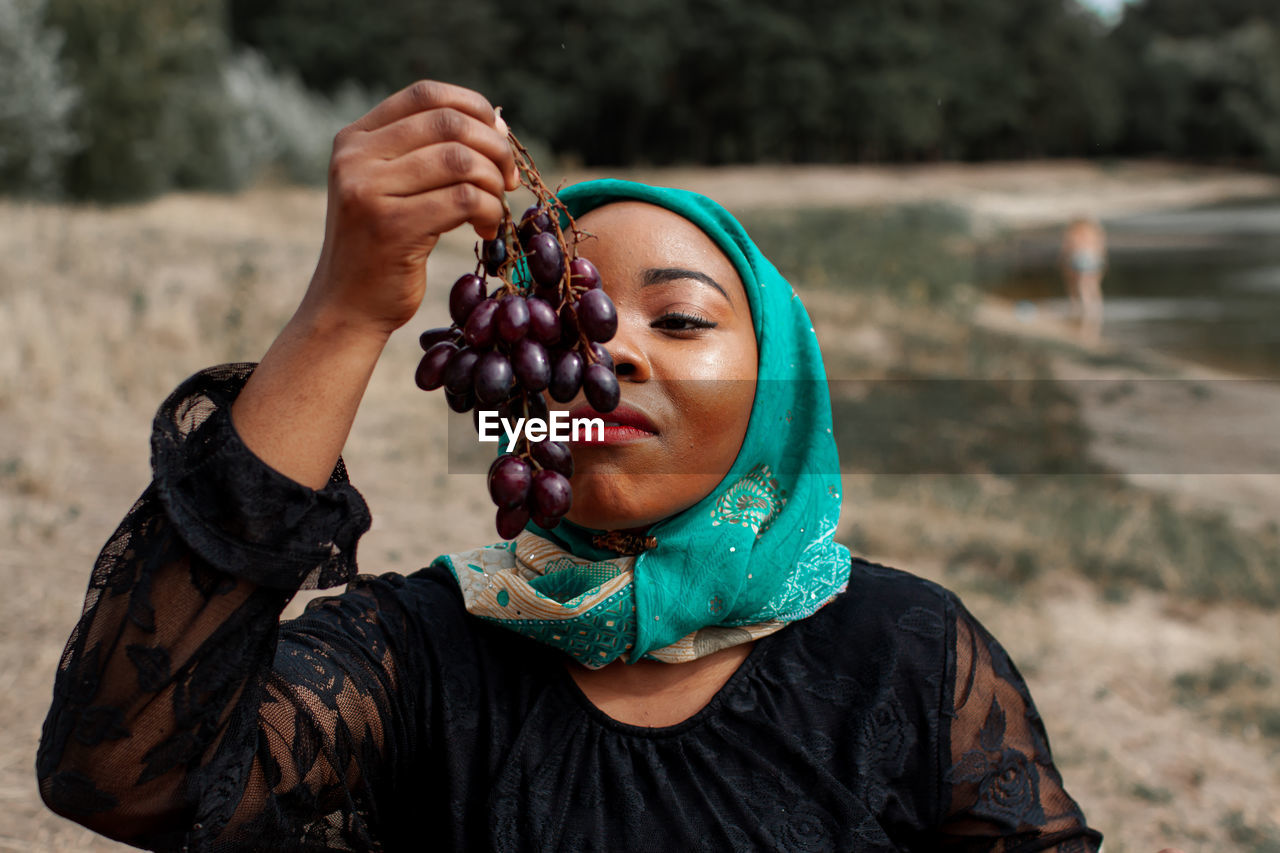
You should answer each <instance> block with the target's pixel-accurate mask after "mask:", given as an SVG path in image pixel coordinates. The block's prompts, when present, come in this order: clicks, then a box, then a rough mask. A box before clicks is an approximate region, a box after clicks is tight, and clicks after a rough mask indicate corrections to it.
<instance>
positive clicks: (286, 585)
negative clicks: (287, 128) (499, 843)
mask: <svg viewBox="0 0 1280 853" xmlns="http://www.w3.org/2000/svg"><path fill="white" fill-rule="evenodd" d="M515 183H516V178H515V169H514V165H513V163H512V161H511V154H510V151H509V149H508V148H507V145H506V140H505V132H504V128H503V127H502V126H501V123H500V120H498V119H496V117H495V115H494V113H493V110H492V108H491V107H490V106H489V104H488V103H487V102H486V101H485V100H484V99H483V98H482V97H480V96H479V95H477V94H475V93H474V92H470V91H468V90H465V89H460V88H457V87H453V86H447V85H445V84H437V83H419V84H415V85H414V86H411V87H409V88H407V89H405V90H403V91H401V92H399V93H397V94H396V95H393V96H391V97H390V98H388V99H387V100H386V101H384V102H383V103H382V104H380V105H379V106H378V107H376V108H375V109H374V110H373V111H371V112H370V113H369V114H368V115H366V116H365V117H363V118H362V119H360V120H359V121H357V122H356V123H355V124H353V125H352V126H350V127H348V128H347V129H345V130H344V131H343V132H342V133H340V134H339V135H338V137H337V139H336V140H335V143H334V154H333V160H332V165H331V171H330V187H329V214H328V219H327V223H326V234H325V241H324V248H323V250H322V253H321V257H320V261H319V263H318V265H317V269H316V272H315V275H314V276H313V278H312V280H311V284H310V287H309V288H308V290H307V293H306V296H305V297H304V299H303V300H302V303H301V305H300V306H299V308H298V310H297V312H296V313H295V315H294V317H293V318H292V320H291V321H290V322H289V324H288V326H287V327H286V328H285V330H284V331H283V332H282V333H281V335H280V336H279V338H277V340H276V342H275V343H274V344H273V345H272V347H271V348H270V350H269V351H268V353H267V355H266V357H264V359H263V361H262V363H261V364H260V365H259V366H258V367H257V369H256V370H252V372H251V366H228V367H225V368H219V369H214V370H212V371H206V372H204V373H202V374H199V375H198V376H197V377H193V379H192V380H189V381H188V383H185V384H184V386H183V387H182V388H181V389H179V391H178V392H177V393H175V395H174V396H173V397H171V398H170V400H169V401H168V402H167V403H166V404H165V406H164V407H162V409H161V412H160V414H159V415H158V417H157V420H156V431H155V436H154V440H153V463H154V467H155V480H154V481H153V483H152V484H151V486H150V487H149V488H148V489H147V490H146V492H145V493H144V494H143V496H142V498H141V499H140V500H139V501H138V503H137V504H136V505H135V506H134V507H133V509H132V510H131V511H130V512H129V514H128V516H127V517H126V518H125V520H124V521H123V522H122V524H121V526H120V528H119V529H118V530H117V532H116V533H115V535H114V536H113V537H112V538H111V540H110V541H109V542H108V543H107V545H106V547H105V548H104V549H103V552H102V554H101V555H100V557H99V559H98V562H97V564H96V565H95V567H94V572H93V575H92V577H91V579H90V584H89V592H88V596H87V598H86V601H85V608H84V611H83V614H82V616H81V619H80V621H79V623H78V624H77V626H76V628H75V630H74V632H73V633H72V635H71V638H70V640H69V641H68V644H67V648H66V651H65V653H64V655H63V658H62V661H61V664H60V666H59V671H58V675H57V679H56V682H55V686H54V699H53V705H52V707H51V709H50V712H49V716H48V719H47V720H46V723H45V729H44V733H43V737H42V740H41V746H40V753H39V756H38V759H37V772H38V775H39V777H40V785H41V792H42V795H43V796H44V798H45V801H46V802H47V803H48V804H49V805H50V807H51V808H53V809H54V810H55V811H58V812H59V813H61V814H64V815H66V816H68V817H71V818H72V819H74V820H77V821H80V822H82V823H84V824H85V825H87V826H89V827H91V828H93V829H95V830H97V831H100V832H103V833H105V834H108V835H111V836H113V837H116V838H120V839H124V840H128V841H131V842H133V843H144V844H149V845H154V846H158V847H161V848H169V847H173V848H176V847H179V846H181V845H184V844H185V845H190V846H191V847H192V848H193V849H204V848H205V847H210V848H212V847H213V845H214V844H215V839H216V843H217V844H219V845H222V844H224V843H231V842H232V840H234V839H241V840H242V841H243V840H244V839H246V838H248V839H250V841H249V842H248V843H249V846H252V847H261V846H263V845H270V844H276V845H282V846H285V847H289V846H296V845H298V844H300V843H301V842H302V839H304V838H305V839H311V840H312V841H314V842H315V843H316V844H317V845H319V844H321V843H325V842H327V840H330V837H331V836H332V838H333V839H336V838H339V837H340V838H341V839H342V840H343V842H344V843H345V844H347V845H355V847H356V849H361V848H362V847H367V846H368V838H369V835H368V834H369V833H370V832H372V831H373V828H374V827H376V824H377V820H376V810H375V807H374V803H375V802H376V797H375V796H374V793H375V791H376V790H377V788H378V786H380V785H384V784H387V781H388V767H389V756H392V755H395V754H397V753H398V752H400V751H402V750H405V749H410V748H411V743H410V742H409V733H408V731H409V730H408V727H407V726H406V725H405V724H403V723H402V722H401V720H400V716H398V710H397V709H398V708H399V707H400V704H401V699H402V698H403V694H397V692H396V691H397V690H398V689H400V687H401V686H402V685H400V683H399V681H400V679H399V678H398V672H399V671H400V668H401V666H402V664H403V655H405V654H412V649H411V648H409V649H405V648H401V647H399V646H397V643H396V641H395V638H396V637H397V636H401V637H402V636H404V635H405V631H406V630H408V629H409V628H408V626H407V624H406V619H407V615H406V614H404V613H403V612H401V611H400V610H399V609H398V607H397V605H396V597H395V595H394V592H393V586H394V584H393V582H392V581H390V580H386V581H379V580H375V579H368V580H364V581H361V582H359V583H358V584H355V585H353V586H352V588H350V589H349V591H348V593H347V594H346V595H344V596H342V597H341V598H339V599H335V600H330V601H328V603H325V604H322V605H318V606H316V607H313V608H309V610H308V613H307V614H306V615H305V616H304V617H303V618H302V619H300V620H297V621H295V622H293V623H289V624H288V625H287V626H286V627H285V629H284V630H283V631H281V630H280V626H279V621H278V620H279V615H280V613H281V611H282V610H283V608H284V606H285V604H286V603H287V602H288V600H289V598H290V597H291V596H292V594H293V592H294V591H296V590H297V589H298V588H300V587H302V586H321V587H327V586H332V585H336V584H340V583H343V582H345V581H350V580H351V579H352V578H353V577H354V575H355V568H356V564H355V544H356V540H357V539H358V537H359V536H360V534H361V533H363V531H364V530H365V529H367V527H368V523H369V518H368V512H367V509H366V508H365V505H364V503H363V501H362V500H361V499H360V497H359V495H358V493H356V492H355V490H354V489H352V488H351V486H350V485H349V484H348V483H347V482H346V475H345V471H344V469H343V467H342V465H341V463H340V461H339V453H340V451H341V448H342V445H343V444H344V442H345V440H346V436H347V434H348V432H349V430H350V427H351V424H352V421H353V419H354V417H355V412H356V409H357V407H358V405H359V402H360V399H361V397H362V396H363V393H364V390H365V387H366V385H367V383H368V379H369V376H370V374H371V372H372V369H373V366H374V364H375V363H376V361H377V358H378V357H379V355H380V353H381V351H382V347H383V345H384V344H385V342H386V340H387V337H388V336H389V335H390V333H391V332H392V331H393V330H394V329H396V328H398V327H399V326H400V325H402V324H403V323H405V322H407V321H408V319H409V318H411V317H412V316H413V314H414V312H415V311H416V310H417V307H418V304H419V302H420V300H421V298H422V294H423V290H424V287H425V264H424V262H425V260H426V257H427V255H428V253H429V252H430V251H431V248H432V247H433V246H434V245H435V243H436V241H437V240H438V237H439V235H440V234H441V233H443V232H444V231H446V230H449V229H451V228H453V227H456V226H458V225H461V224H464V223H471V224H472V225H473V226H474V227H475V228H476V230H477V232H479V233H480V234H482V235H485V236H491V235H492V234H493V233H494V231H495V230H496V225H497V222H498V220H499V218H500V216H501V212H502V206H501V194H502V192H503V190H504V189H505V188H507V187H514V186H515ZM250 372H251V375H250ZM246 377H248V381H247V383H246V382H245V379H246ZM241 386H243V388H242V387H241ZM326 813H328V814H344V815H346V816H347V818H346V819H344V820H340V821H336V822H334V821H330V820H325V819H324V818H323V815H325V814H326ZM218 849H222V848H218Z"/></svg>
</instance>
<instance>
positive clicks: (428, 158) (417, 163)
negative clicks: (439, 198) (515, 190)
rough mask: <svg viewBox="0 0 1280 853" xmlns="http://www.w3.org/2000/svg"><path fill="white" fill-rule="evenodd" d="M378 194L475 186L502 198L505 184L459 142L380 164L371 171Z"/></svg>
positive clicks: (490, 164)
mask: <svg viewBox="0 0 1280 853" xmlns="http://www.w3.org/2000/svg"><path fill="white" fill-rule="evenodd" d="M374 180H375V181H376V185H377V188H378V191H379V192H381V193H384V194H386V195H392V196H411V195H419V194H420V193H424V192H429V191H430V190H434V189H439V188H440V187H447V186H452V185H453V184H474V185H475V186H477V187H480V188H481V189H482V190H484V191H485V192H487V193H490V194H491V195H493V196H495V197H497V198H499V199H501V197H502V193H503V191H504V190H505V189H506V182H505V181H504V179H503V176H502V173H501V172H500V171H498V167H497V165H495V164H494V162H493V161H492V160H490V159H489V158H488V157H485V156H483V155H482V154H480V153H478V152H477V151H476V150H475V149H473V148H468V147H467V146H466V145H463V144H462V143H461V142H439V143H437V144H435V145H428V146H427V147H426V148H419V149H417V150H415V151H410V152H409V153H408V154H405V155H404V156H402V157H397V158H396V159H395V160H386V161H382V162H380V163H379V164H378V165H377V167H376V169H375V171H374Z"/></svg>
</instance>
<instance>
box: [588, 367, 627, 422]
mask: <svg viewBox="0 0 1280 853" xmlns="http://www.w3.org/2000/svg"><path fill="white" fill-rule="evenodd" d="M582 391H583V393H584V394H586V396H587V402H588V403H590V404H591V408H593V409H595V410H596V411H597V412H599V413H600V414H604V413H605V412H612V411H613V410H614V409H616V408H618V402H619V401H620V400H621V399H622V389H621V388H619V387H618V377H616V376H614V375H613V371H612V370H610V369H609V368H607V367H605V366H604V365H603V364H593V365H591V366H590V367H588V368H587V370H586V373H585V374H584V375H583V377H582Z"/></svg>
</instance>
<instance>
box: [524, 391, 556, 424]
mask: <svg viewBox="0 0 1280 853" xmlns="http://www.w3.org/2000/svg"><path fill="white" fill-rule="evenodd" d="M524 400H525V404H524V412H525V417H528V418H537V419H538V420H540V421H545V420H547V416H548V415H549V414H550V412H548V411H547V401H546V400H545V399H543V396H542V395H541V394H526V395H525V396H524Z"/></svg>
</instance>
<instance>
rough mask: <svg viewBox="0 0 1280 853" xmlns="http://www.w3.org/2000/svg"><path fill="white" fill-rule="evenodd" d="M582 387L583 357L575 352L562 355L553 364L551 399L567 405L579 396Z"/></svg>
mask: <svg viewBox="0 0 1280 853" xmlns="http://www.w3.org/2000/svg"><path fill="white" fill-rule="evenodd" d="M609 375H610V376H612V375H613V374H612V373H611V374H609ZM581 387H582V356H580V355H578V354H577V353H576V352H574V351H573V350H568V351H566V352H563V353H561V354H560V355H559V357H557V358H556V359H555V361H554V362H553V364H552V368H551V384H550V385H548V386H547V390H548V391H549V392H550V394H551V399H553V400H555V401H556V402H557V403H567V402H569V401H570V400H572V399H573V398H574V397H576V396H578V389H579V388H581Z"/></svg>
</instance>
